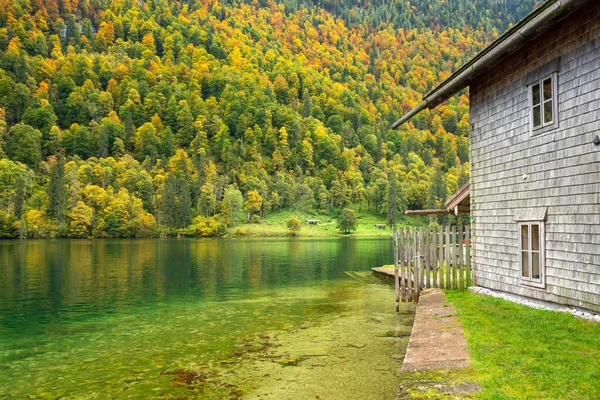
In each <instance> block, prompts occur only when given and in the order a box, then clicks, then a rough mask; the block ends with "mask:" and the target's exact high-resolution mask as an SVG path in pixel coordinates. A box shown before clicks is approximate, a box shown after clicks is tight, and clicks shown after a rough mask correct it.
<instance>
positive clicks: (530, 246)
mask: <svg viewBox="0 0 600 400" xmlns="http://www.w3.org/2000/svg"><path fill="white" fill-rule="evenodd" d="M545 236H546V235H545V225H544V222H543V221H531V222H520V223H519V274H520V277H521V283H522V284H524V285H530V286H536V287H541V288H543V287H545V286H546V260H545V258H546V257H545V247H546V246H545Z"/></svg>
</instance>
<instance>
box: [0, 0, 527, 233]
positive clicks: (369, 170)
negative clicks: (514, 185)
mask: <svg viewBox="0 0 600 400" xmlns="http://www.w3.org/2000/svg"><path fill="white" fill-rule="evenodd" d="M393 4H394V3H385V4H384V2H381V4H379V3H377V2H375V5H374V6H367V4H366V3H364V4H362V3H360V2H346V3H344V5H340V4H339V3H335V2H323V3H322V4H321V3H320V2H311V3H310V4H308V5H307V6H305V5H304V4H301V3H298V2H290V1H288V2H284V3H275V2H269V3H261V2H252V3H251V4H249V3H246V2H220V3H219V2H217V1H214V0H205V1H188V2H176V1H148V2H146V1H144V2H141V1H131V0H127V1H118V0H113V1H97V2H93V1H92V2H90V1H79V2H78V1H76V0H75V1H73V0H72V1H58V2H55V1H50V0H46V1H37V2H33V3H30V2H25V1H22V2H17V3H15V2H11V1H7V0H2V1H0V5H1V7H0V50H1V54H0V107H1V110H0V117H1V118H0V119H1V122H2V125H1V126H0V128H2V129H1V130H0V134H1V135H0V157H2V154H4V155H5V156H6V157H7V159H4V160H1V161H0V162H2V163H3V164H4V168H2V170H0V188H2V189H3V190H1V191H0V210H1V211H0V236H6V237H12V236H16V235H20V236H23V237H39V236H43V237H45V236H55V235H64V236H73V237H87V236H90V235H91V236H117V237H121V236H145V235H152V234H155V233H156V232H157V230H158V229H159V228H160V229H164V232H165V233H166V232H175V231H176V230H180V231H179V232H180V233H189V234H200V235H212V234H220V233H222V232H223V231H224V227H223V226H224V225H227V226H230V227H231V226H235V225H236V224H238V223H239V222H241V221H242V220H244V219H250V220H256V219H259V218H260V217H261V216H264V215H266V214H267V213H269V212H270V211H271V210H273V209H278V208H295V209H298V210H300V209H302V210H308V211H313V212H323V213H331V214H336V213H337V212H338V211H339V210H341V209H342V208H344V207H346V206H348V205H350V204H354V205H355V206H357V207H363V208H365V207H366V208H369V209H371V210H373V211H375V212H377V213H380V214H381V215H382V218H384V217H385V215H386V214H388V213H389V212H388V211H389V210H388V209H389V207H388V202H387V197H386V196H387V193H388V179H387V176H388V174H389V173H390V172H391V171H392V170H393V171H395V172H396V173H397V175H398V177H399V181H400V182H401V185H400V189H401V190H400V193H401V196H402V202H400V204H401V205H400V206H399V207H401V208H402V207H410V208H421V207H425V206H436V204H437V203H440V202H441V201H443V199H444V198H445V197H446V195H447V193H448V192H449V191H452V190H454V189H456V187H457V186H458V185H459V184H460V183H461V182H462V181H464V180H465V179H466V176H467V174H468V163H467V160H468V149H467V147H468V146H467V135H468V98H467V97H466V96H465V95H463V96H460V97H456V98H454V99H452V100H451V101H450V102H449V103H448V104H447V105H445V106H442V107H440V108H439V109H437V110H435V111H433V112H424V113H422V114H421V115H420V116H419V117H417V118H415V120H414V122H413V124H409V125H408V126H407V127H405V128H404V130H403V131H401V132H397V131H390V130H388V129H389V125H390V123H391V122H393V121H394V120H395V119H396V118H398V117H399V115H400V114H402V113H403V112H406V111H408V110H409V109H411V108H412V107H413V106H415V105H416V104H417V102H418V101H419V100H420V97H421V95H422V94H424V93H426V92H427V91H428V90H430V89H432V88H433V87H434V86H435V85H436V84H437V83H439V82H440V81H442V80H443V79H445V78H446V77H447V76H449V74H450V73H451V71H453V70H455V69H456V68H457V67H458V66H459V65H460V64H462V63H464V62H465V61H466V60H467V59H468V58H469V57H471V56H473V55H474V54H475V53H476V52H477V51H478V50H480V49H481V48H483V46H484V45H485V43H487V42H489V41H490V40H492V39H493V38H494V37H496V36H497V33H496V30H497V29H502V28H504V27H505V26H506V24H507V22H506V21H508V20H511V19H512V20H515V19H516V18H517V17H516V16H513V17H512V18H509V19H506V20H501V21H500V20H498V18H496V17H497V16H498V14H499V13H500V12H502V10H504V9H503V8H502V7H497V8H495V9H492V11H491V12H490V15H492V16H493V18H492V17H490V18H487V17H486V15H487V12H482V11H477V12H474V13H472V15H473V16H472V17H465V18H466V19H465V18H463V20H464V21H469V22H473V21H480V20H481V18H484V19H485V21H486V22H487V25H489V26H488V27H487V28H483V29H473V28H470V27H463V28H461V29H456V28H453V27H450V26H444V25H443V23H445V22H444V21H446V20H447V18H446V17H444V15H449V14H448V12H449V11H448V10H451V9H452V8H448V7H451V6H452V4H459V5H461V4H462V6H461V7H463V8H464V7H465V5H466V4H468V2H462V1H461V2H456V1H454V2H441V3H439V4H438V3H434V4H433V5H431V6H430V7H425V6H424V3H423V4H420V3H416V2H415V3H414V4H415V5H414V6H413V5H411V6H410V7H409V3H407V2H402V3H398V4H399V7H398V8H399V9H403V10H405V11H408V10H410V12H409V14H410V16H409V17H410V18H408V17H407V18H408V20H406V21H405V20H401V19H397V18H396V15H405V16H406V15H407V14H406V12H402V13H397V14H396V13H394V14H393V15H394V16H392V15H391V12H390V10H391V9H390V7H392V5H393ZM436 4H438V6H439V7H438V6H436ZM486 4H488V3H486ZM490 4H491V3H490ZM499 4H503V2H499ZM524 7H525V6H522V7H521V8H524ZM361 10H362V11H361ZM386 10H387V11H386ZM444 10H445V11H444ZM512 11H515V10H512ZM516 11H518V12H521V9H519V10H516ZM365 12H368V13H375V14H377V15H378V16H377V18H375V17H373V16H371V17H369V19H370V20H373V22H369V20H366V22H364V23H358V22H357V21H359V19H357V17H356V15H357V14H360V13H365ZM461 13H462V12H461ZM464 13H465V15H467V16H468V15H471V14H469V13H468V12H466V11H465V12H464ZM335 14H340V15H341V16H342V18H336V17H335ZM375 14H374V15H375ZM388 14H390V15H389V16H388ZM461 15H462V14H461ZM445 18H446V19H445ZM344 21H347V23H346V22H344ZM388 21H389V22H391V23H389V24H388V23H386V22H388ZM461 21H462V20H461ZM499 21H500V22H499ZM394 23H395V24H397V25H399V24H406V25H407V26H406V27H398V28H396V27H394V25H393V24H394ZM348 24H349V25H350V27H349V25H348ZM416 24H423V26H420V27H418V28H416V27H415V28H412V29H411V28H410V27H411V26H413V25H416ZM38 144H39V145H38ZM192 220H194V223H193V224H192Z"/></svg>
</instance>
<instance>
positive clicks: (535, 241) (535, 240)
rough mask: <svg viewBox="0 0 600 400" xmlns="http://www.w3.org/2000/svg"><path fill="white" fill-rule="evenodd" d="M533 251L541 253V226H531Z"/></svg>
mask: <svg viewBox="0 0 600 400" xmlns="http://www.w3.org/2000/svg"><path fill="white" fill-rule="evenodd" d="M531 250H533V251H540V226H539V225H531Z"/></svg>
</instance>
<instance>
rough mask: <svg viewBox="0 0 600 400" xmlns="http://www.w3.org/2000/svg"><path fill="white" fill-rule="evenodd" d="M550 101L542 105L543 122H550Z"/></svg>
mask: <svg viewBox="0 0 600 400" xmlns="http://www.w3.org/2000/svg"><path fill="white" fill-rule="evenodd" d="M552 120H553V118H552V100H550V101H547V102H545V103H544V122H545V123H548V122H552Z"/></svg>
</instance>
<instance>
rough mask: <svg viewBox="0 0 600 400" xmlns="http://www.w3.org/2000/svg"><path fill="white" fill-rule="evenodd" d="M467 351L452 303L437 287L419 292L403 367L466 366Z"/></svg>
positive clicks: (408, 369) (434, 368) (435, 368)
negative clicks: (449, 302) (419, 295)
mask: <svg viewBox="0 0 600 400" xmlns="http://www.w3.org/2000/svg"><path fill="white" fill-rule="evenodd" d="M468 366H469V352H468V350H467V342H466V340H465V335H464V332H463V328H462V325H461V323H460V320H459V319H458V316H457V314H456V310H455V309H454V306H452V305H450V304H446V296H445V295H444V292H443V291H442V290H441V289H425V290H423V291H422V292H421V297H420V298H419V303H418V305H417V311H416V315H415V323H414V326H413V330H412V334H411V336H410V341H409V343H408V349H407V351H406V356H405V357H404V363H403V365H402V370H403V371H423V370H440V369H456V368H466V367H468Z"/></svg>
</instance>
